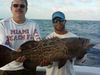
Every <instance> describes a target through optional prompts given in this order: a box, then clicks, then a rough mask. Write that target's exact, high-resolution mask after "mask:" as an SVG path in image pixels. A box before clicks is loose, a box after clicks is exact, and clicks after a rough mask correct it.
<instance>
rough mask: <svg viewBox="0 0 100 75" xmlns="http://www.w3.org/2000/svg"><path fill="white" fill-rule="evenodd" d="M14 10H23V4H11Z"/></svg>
mask: <svg viewBox="0 0 100 75" xmlns="http://www.w3.org/2000/svg"><path fill="white" fill-rule="evenodd" d="M13 7H14V8H17V7H20V8H25V5H24V4H13Z"/></svg>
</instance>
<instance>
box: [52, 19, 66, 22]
mask: <svg viewBox="0 0 100 75" xmlns="http://www.w3.org/2000/svg"><path fill="white" fill-rule="evenodd" d="M58 21H59V22H64V20H63V19H62V18H55V19H53V20H52V22H53V23H57V22H58Z"/></svg>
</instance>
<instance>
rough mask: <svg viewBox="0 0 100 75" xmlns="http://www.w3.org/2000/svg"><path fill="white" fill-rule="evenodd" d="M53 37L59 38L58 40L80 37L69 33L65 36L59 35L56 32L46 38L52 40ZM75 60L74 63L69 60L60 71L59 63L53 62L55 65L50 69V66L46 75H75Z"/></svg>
mask: <svg viewBox="0 0 100 75" xmlns="http://www.w3.org/2000/svg"><path fill="white" fill-rule="evenodd" d="M52 37H58V38H70V37H78V36H76V35H75V34H73V33H71V32H68V33H66V34H64V35H59V34H57V33H55V32H53V33H51V34H50V35H48V36H47V37H46V38H52ZM73 64H74V59H73V62H71V61H70V60H68V61H67V62H66V64H65V65H64V66H63V67H61V68H60V69H58V63H57V62H53V65H51V66H50V67H49V66H48V67H47V69H46V75H75V72H74V69H73Z"/></svg>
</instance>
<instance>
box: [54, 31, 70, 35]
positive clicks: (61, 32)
mask: <svg viewBox="0 0 100 75" xmlns="http://www.w3.org/2000/svg"><path fill="white" fill-rule="evenodd" d="M55 32H56V33H57V34H60V35H63V34H66V33H67V32H68V31H67V30H66V31H65V30H64V31H57V30H55Z"/></svg>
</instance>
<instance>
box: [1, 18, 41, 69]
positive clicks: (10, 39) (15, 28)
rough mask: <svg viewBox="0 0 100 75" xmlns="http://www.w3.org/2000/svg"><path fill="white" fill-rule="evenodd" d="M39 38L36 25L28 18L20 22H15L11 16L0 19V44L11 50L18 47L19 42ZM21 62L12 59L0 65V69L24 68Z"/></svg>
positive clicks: (37, 39)
mask: <svg viewBox="0 0 100 75" xmlns="http://www.w3.org/2000/svg"><path fill="white" fill-rule="evenodd" d="M33 39H34V40H35V41H39V40H40V32H39V27H38V25H37V24H36V23H35V22H34V21H33V20H30V19H26V21H25V22H24V23H22V24H18V23H16V22H15V21H14V20H13V19H12V18H7V19H3V20H1V21H0V44H2V45H6V46H8V47H11V48H12V49H13V50H15V49H17V48H19V47H20V45H21V44H23V43H24V42H26V41H28V40H33ZM22 64H23V63H19V62H16V61H12V62H11V63H9V64H7V65H5V66H3V67H1V68H0V69H1V70H20V69H24V67H23V66H22Z"/></svg>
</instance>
